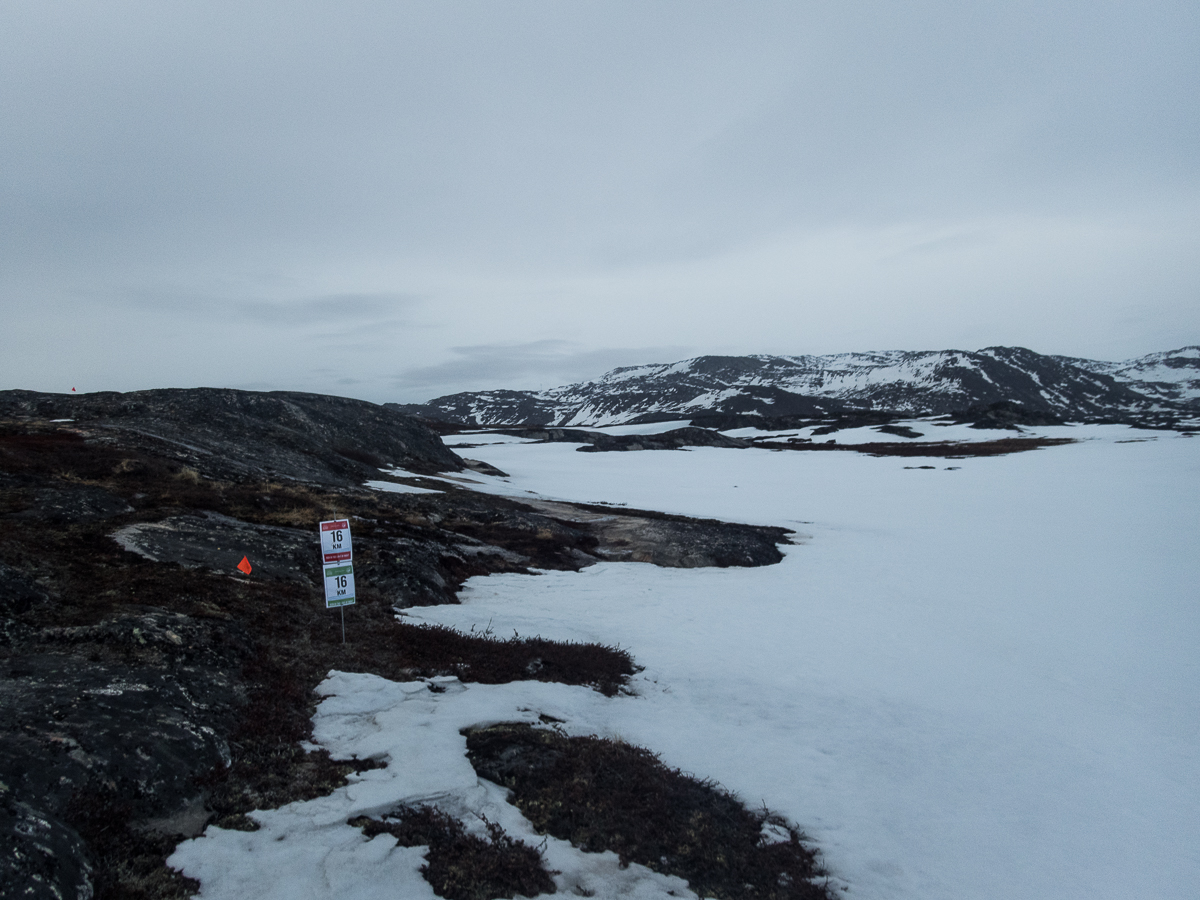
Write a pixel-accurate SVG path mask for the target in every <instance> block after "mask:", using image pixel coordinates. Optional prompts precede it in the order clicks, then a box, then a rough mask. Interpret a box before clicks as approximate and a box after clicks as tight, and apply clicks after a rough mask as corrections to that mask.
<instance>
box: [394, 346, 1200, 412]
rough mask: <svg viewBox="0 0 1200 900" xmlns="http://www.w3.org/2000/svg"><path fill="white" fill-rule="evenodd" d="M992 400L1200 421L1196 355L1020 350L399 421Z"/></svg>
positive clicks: (830, 366)
mask: <svg viewBox="0 0 1200 900" xmlns="http://www.w3.org/2000/svg"><path fill="white" fill-rule="evenodd" d="M1001 400H1007V401H1013V402H1017V403H1020V404H1022V405H1024V406H1026V407H1029V408H1030V409H1035V410H1040V411H1044V412H1047V413H1050V414H1053V415H1055V416H1059V417H1061V418H1065V419H1068V420H1081V419H1096V418H1128V417H1131V416H1132V417H1147V416H1150V417H1163V416H1171V415H1175V416H1178V415H1195V414H1196V413H1198V412H1200V346H1188V347H1183V348H1180V349H1178V350H1171V351H1168V352H1164V353H1152V354H1149V355H1148V356H1143V357H1140V358H1138V359H1133V360H1127V361H1125V362H1104V361H1099V360H1089V359H1077V358H1073V357H1067V356H1047V355H1043V354H1040V353H1035V352H1034V351H1032V350H1027V349H1025V348H1023V347H988V348H985V349H983V350H977V351H962V350H936V351H905V350H891V351H884V352H872V353H837V354H832V355H829V356H765V355H752V356H699V357H696V358H694V359H687V360H682V361H680V362H675V363H667V364H655V365H644V366H626V367H623V368H619V369H613V370H612V371H611V372H608V373H607V374H605V375H603V376H601V377H600V378H597V379H595V380H593V381H585V382H580V383H578V384H571V385H565V386H563V387H556V388H550V389H547V390H543V391H512V390H493V391H474V392H466V393H460V394H450V395H448V396H445V397H438V398H437V399H434V400H430V401H429V402H428V403H421V404H385V405H387V406H390V407H392V408H395V409H397V410H399V411H401V412H404V413H408V414H411V415H419V416H424V417H426V418H430V419H440V420H444V421H450V422H455V423H459V424H463V425H474V426H492V425H564V426H565V425H576V426H578V425H593V426H595V425H616V424H623V423H630V422H637V421H651V420H664V419H668V418H681V419H684V418H692V417H695V416H701V415H705V414H712V413H720V414H729V413H742V414H755V415H762V416H781V415H789V416H813V417H821V416H833V415H841V414H845V413H850V412H856V411H861V410H873V411H888V412H895V413H900V414H906V415H941V414H945V413H949V412H955V411H958V410H963V409H966V408H968V407H971V406H975V405H980V404H990V403H995V402H998V401H1001Z"/></svg>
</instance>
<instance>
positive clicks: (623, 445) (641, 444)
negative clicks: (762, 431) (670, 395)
mask: <svg viewBox="0 0 1200 900" xmlns="http://www.w3.org/2000/svg"><path fill="white" fill-rule="evenodd" d="M503 433H504V434H511V435H514V436H516V437H523V438H528V439H529V440H531V441H542V442H544V443H567V444H582V445H583V446H582V447H579V448H578V449H579V450H581V451H582V452H584V453H605V452H610V451H629V450H682V449H683V448H684V447H726V448H734V449H742V448H745V447H749V446H750V444H749V442H747V441H742V440H738V439H737V438H731V437H727V436H726V435H723V434H721V433H720V432H719V431H713V430H711V429H708V428H695V427H686V428H676V429H673V430H672V431H664V432H660V433H658V434H608V433H606V432H603V431H586V430H584V429H581V428H528V429H520V430H514V431H505V432H503Z"/></svg>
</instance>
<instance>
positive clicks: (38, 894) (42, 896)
mask: <svg viewBox="0 0 1200 900" xmlns="http://www.w3.org/2000/svg"><path fill="white" fill-rule="evenodd" d="M92 894H93V890H92V866H91V863H90V862H89V860H88V855H87V848H86V847H85V846H84V843H83V841H82V839H80V837H79V835H78V834H77V833H76V832H75V831H74V829H72V828H70V827H69V826H67V825H66V824H64V823H63V822H62V821H60V820H59V819H58V818H57V817H55V816H52V815H49V814H47V813H44V812H42V811H40V810H38V809H34V808H33V807H32V806H30V805H29V804H28V803H23V802H22V801H20V800H17V799H16V798H15V797H14V796H13V794H12V792H11V791H9V790H8V789H7V788H6V787H5V786H4V785H2V784H0V897H4V898H5V900H8V898H13V900H16V898H21V900H91V897H92Z"/></svg>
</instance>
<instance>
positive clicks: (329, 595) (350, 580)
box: [322, 563, 354, 609]
mask: <svg viewBox="0 0 1200 900" xmlns="http://www.w3.org/2000/svg"><path fill="white" fill-rule="evenodd" d="M322 568H323V569H324V570H325V608H326V609H332V608H333V607H335V606H350V605H351V604H353V603H354V566H353V564H351V563H343V564H342V565H340V566H323V567H322Z"/></svg>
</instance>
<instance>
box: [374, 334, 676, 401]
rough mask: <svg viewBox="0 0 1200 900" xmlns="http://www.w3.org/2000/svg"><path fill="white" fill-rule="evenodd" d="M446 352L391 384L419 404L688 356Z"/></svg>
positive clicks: (527, 347)
mask: <svg viewBox="0 0 1200 900" xmlns="http://www.w3.org/2000/svg"><path fill="white" fill-rule="evenodd" d="M451 350H452V352H453V353H454V355H455V357H456V358H455V359H451V360H448V361H446V362H443V363H438V364H436V365H432V366H422V367H419V368H414V369H409V370H407V371H404V372H401V373H400V374H399V375H398V376H397V377H396V378H395V380H394V384H395V386H396V387H397V389H399V390H401V391H403V392H404V393H405V394H406V395H408V396H410V397H414V398H415V399H421V400H428V399H432V398H433V397H434V396H439V395H443V394H448V393H457V392H458V391H466V390H480V389H484V388H508V389H510V390H535V389H541V388H549V387H557V386H558V385H561V384H568V383H571V382H575V381H582V380H584V379H588V378H595V377H597V376H599V375H602V374H604V373H605V372H607V371H609V370H610V369H614V368H616V367H618V366H627V365H638V364H641V363H646V362H652V361H656V360H659V361H667V360H675V359H680V358H683V357H686V356H688V355H690V348H687V347H641V348H613V347H610V348H603V349H593V350H587V349H583V348H582V347H581V346H580V345H578V344H576V343H573V342H571V341H563V340H542V341H531V342H528V343H523V344H479V345H475V346H471V347H453V348H451ZM417 395H419V396H417Z"/></svg>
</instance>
